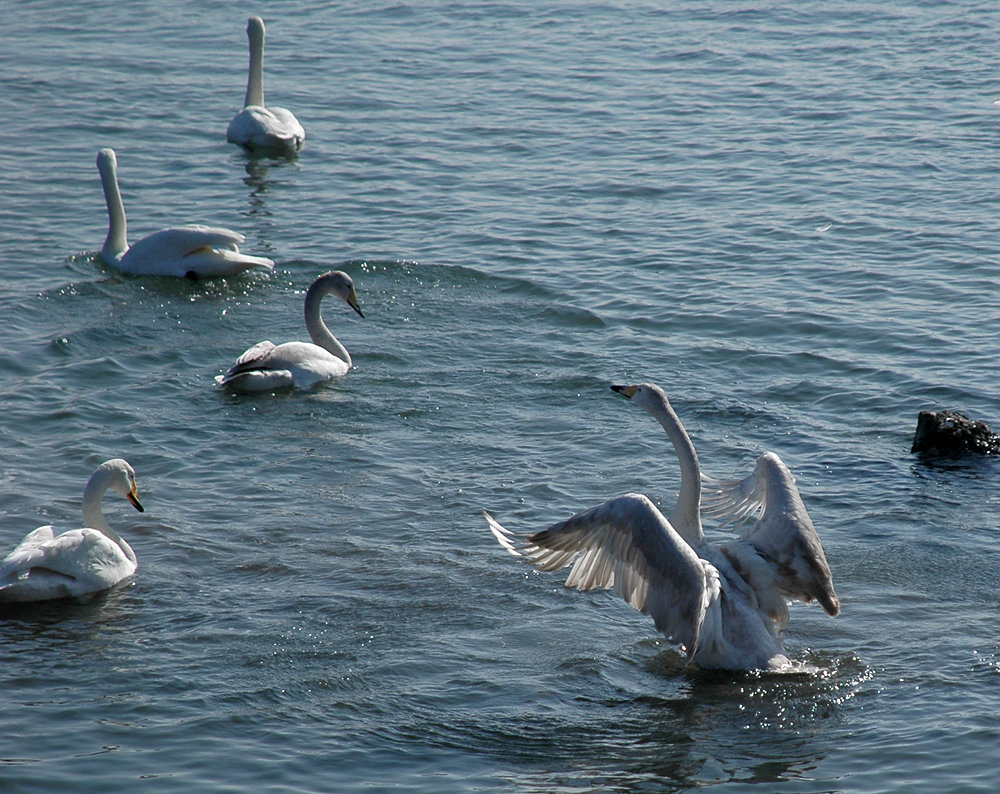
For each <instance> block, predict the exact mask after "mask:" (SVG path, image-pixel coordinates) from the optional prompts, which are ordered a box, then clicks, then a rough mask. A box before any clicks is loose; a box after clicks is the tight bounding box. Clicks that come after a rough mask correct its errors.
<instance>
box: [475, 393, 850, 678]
mask: <svg viewBox="0 0 1000 794" xmlns="http://www.w3.org/2000/svg"><path fill="white" fill-rule="evenodd" d="M611 388H612V389H613V390H614V391H616V392H618V393H620V394H622V395H624V396H625V397H627V398H629V399H630V400H632V401H633V402H635V403H636V404H638V405H639V406H641V407H642V408H644V409H645V410H646V411H647V412H648V413H650V414H651V415H652V416H653V417H654V418H655V419H656V420H657V421H658V422H659V423H660V424H661V425H662V426H663V429H664V430H665V431H666V433H667V436H668V437H669V438H670V441H671V442H672V444H673V446H674V450H675V452H676V453H677V457H678V460H679V463H680V469H681V485H680V490H679V492H678V496H677V501H676V503H675V505H674V507H673V509H672V510H671V512H670V516H669V518H668V517H666V516H664V515H663V513H661V512H660V510H659V509H658V508H657V507H656V505H654V504H653V502H652V501H650V500H649V499H648V498H647V497H645V496H642V495H640V494H634V493H632V494H626V495H625V496H619V497H616V498H613V499H610V500H608V501H606V502H604V503H603V504H600V505H597V506H596V507H592V508H591V509H589V510H585V511H584V512H582V513H578V514H576V515H575V516H573V517H571V518H569V519H567V520H566V521H561V522H559V523H557V524H554V525H552V526H551V527H549V528H548V529H546V530H543V531H541V532H536V533H534V534H528V535H521V534H518V533H515V532H511V531H510V530H508V529H506V528H505V527H503V526H502V525H501V524H500V523H499V522H498V521H497V520H496V519H495V518H493V516H491V515H490V514H489V513H486V514H485V515H486V520H487V522H488V523H489V526H490V529H491V530H492V532H493V534H494V536H495V537H496V539H497V540H498V541H499V543H500V545H501V546H503V547H504V548H505V549H507V551H509V552H510V553H511V554H514V555H516V556H519V557H523V558H524V559H526V560H527V561H528V562H530V563H532V564H534V565H536V566H537V567H539V568H541V569H542V570H546V571H555V570H559V569H560V568H564V567H566V566H568V565H571V564H572V566H573V568H572V570H571V571H570V574H569V577H568V578H567V580H566V586H567V587H575V588H577V589H579V590H590V589H592V588H597V587H603V588H609V589H611V590H613V591H614V592H615V593H617V594H618V595H620V596H622V598H624V599H625V601H627V602H628V603H629V604H631V605H632V606H634V607H635V608H636V609H638V610H640V611H642V612H645V613H646V614H648V615H650V617H652V618H653V622H654V623H655V625H656V627H657V629H659V630H660V631H661V632H663V633H664V634H665V635H666V636H667V637H668V638H669V639H670V640H671V641H672V642H674V643H676V644H677V645H679V646H680V647H681V648H682V650H683V651H684V652H685V653H686V654H687V656H688V659H689V660H690V661H691V662H694V663H695V664H697V665H698V666H700V667H704V668H721V669H734V670H775V671H780V670H788V669H793V665H792V663H791V661H790V660H789V658H788V656H787V655H786V653H785V649H784V647H783V645H782V642H781V630H782V629H783V628H784V626H785V625H786V624H787V622H788V616H789V615H788V603H787V602H788V600H789V599H794V600H800V601H805V602H806V603H808V602H811V601H818V602H819V603H820V604H821V605H822V607H823V609H824V610H825V611H826V613H827V614H828V615H830V616H831V617H832V616H836V615H837V614H839V612H840V601H839V600H838V599H837V594H836V592H835V590H834V587H833V577H832V575H831V573H830V567H829V565H828V564H827V561H826V556H825V554H824V551H823V546H822V544H821V543H820V540H819V536H818V535H817V533H816V529H815V527H814V526H813V524H812V521H811V520H810V518H809V514H808V513H807V512H806V509H805V506H804V505H803V503H802V498H801V496H800V495H799V492H798V489H797V488H796V486H795V480H794V478H793V477H792V475H791V473H790V472H789V470H788V468H787V467H786V466H785V464H784V463H783V462H782V461H781V459H780V458H779V457H778V456H777V455H776V454H774V453H773V452H766V453H764V454H763V455H761V456H760V458H758V460H757V463H756V466H755V467H754V470H753V472H752V473H751V474H750V475H748V476H747V477H745V478H743V479H742V480H734V481H724V480H716V479H714V478H710V477H707V476H705V475H703V474H702V473H701V470H700V465H699V462H698V454H697V452H696V451H695V448H694V445H693V444H692V442H691V438H690V436H688V434H687V431H686V430H685V429H684V426H683V425H682V424H681V422H680V419H679V418H678V416H677V414H676V412H675V411H674V409H673V407H672V406H671V405H670V401H669V400H668V399H667V395H666V394H665V393H664V391H663V390H662V389H661V388H660V387H659V386H657V385H656V384H653V383H642V384H637V385H633V386H612V387H611ZM703 479H704V481H705V489H706V491H707V492H708V493H707V496H706V502H705V505H704V506H703V505H702V480H703ZM703 512H704V513H705V514H706V515H711V516H714V517H719V518H724V517H727V516H728V517H732V518H733V519H735V520H737V521H738V522H740V521H743V522H744V523H743V524H742V526H743V528H742V531H741V534H740V536H739V537H738V538H736V539H735V540H732V541H730V542H728V543H723V544H719V545H713V544H710V543H709V542H708V541H707V540H706V539H705V534H704V532H703V530H702V524H701V516H702V513H703ZM748 519H755V520H754V521H753V523H752V524H751V523H749V521H748Z"/></svg>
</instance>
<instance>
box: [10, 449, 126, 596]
mask: <svg viewBox="0 0 1000 794" xmlns="http://www.w3.org/2000/svg"><path fill="white" fill-rule="evenodd" d="M109 488H111V489H112V490H114V491H117V492H118V493H120V494H122V496H124V497H125V498H126V499H128V500H129V502H131V503H132V505H133V506H134V507H135V508H136V510H139V511H142V505H141V504H139V497H138V496H137V495H136V487H135V472H134V471H133V470H132V467H131V466H130V465H129V464H128V463H127V462H126V461H124V460H122V459H121V458H116V459H114V460H109V461H106V462H105V463H102V464H101V465H100V467H98V469H97V471H95V472H94V474H93V475H92V476H91V478H90V480H89V481H88V482H87V487H86V488H85V489H84V491H83V523H84V524H85V525H86V526H85V527H84V528H83V529H70V530H67V531H66V532H63V533H61V534H58V535H57V534H56V533H55V529H54V528H53V527H52V526H44V527H39V528H38V529H36V530H34V531H33V532H29V533H28V534H27V535H25V537H24V539H23V540H22V541H21V542H20V543H19V544H18V545H17V547H16V548H15V549H14V550H13V551H12V552H11V553H10V554H8V555H7V556H6V557H4V559H3V560H2V561H0V602H23V601H48V600H50V599H53V598H67V597H71V596H81V595H86V594H88V593H96V592H100V591H101V590H107V589H108V588H109V587H113V586H114V585H116V584H118V583H119V582H121V581H123V580H125V579H127V578H128V577H130V576H132V574H134V573H135V571H136V568H137V567H138V563H137V561H136V558H135V553H134V552H133V551H132V549H131V548H130V547H129V545H128V543H126V542H125V541H124V540H123V539H122V538H121V536H119V535H118V533H116V532H115V531H114V530H113V529H111V527H109V526H108V522H107V521H105V519H104V513H103V512H102V511H101V499H102V498H103V496H104V492H105V491H107V490H108V489H109Z"/></svg>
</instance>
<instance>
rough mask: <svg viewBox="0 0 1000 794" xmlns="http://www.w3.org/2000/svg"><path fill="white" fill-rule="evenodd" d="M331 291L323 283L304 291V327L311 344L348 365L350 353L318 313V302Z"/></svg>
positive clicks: (349, 364)
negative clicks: (311, 341)
mask: <svg viewBox="0 0 1000 794" xmlns="http://www.w3.org/2000/svg"><path fill="white" fill-rule="evenodd" d="M331 291H332V288H331V286H330V285H328V284H323V283H320V284H318V285H313V286H312V287H310V288H309V291H308V292H307V293H306V328H307V329H309V337H310V338H311V339H312V340H313V344H315V345H319V346H320V347H321V348H323V349H324V350H326V351H328V352H330V353H332V354H333V355H335V356H336V357H337V358H339V359H341V360H342V361H345V362H347V366H348V367H350V366H351V364H352V362H351V354H350V353H348V352H347V348H346V347H344V346H343V345H342V344H340V340H338V339H337V337H335V336H334V335H333V334H332V333H330V329H329V328H327V327H326V323H325V322H323V317H322V316H321V315H320V311H319V310H320V304H321V303H322V302H323V298H324V297H325V296H326V295H327V293H329V292H331Z"/></svg>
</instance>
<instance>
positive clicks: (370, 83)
mask: <svg viewBox="0 0 1000 794" xmlns="http://www.w3.org/2000/svg"><path fill="white" fill-rule="evenodd" d="M249 13H261V14H262V15H263V16H264V18H265V21H266V22H267V25H268V48H267V57H266V60H265V92H266V96H267V99H268V102H269V103H272V104H277V105H283V106H286V107H289V108H291V109H292V110H294V112H295V113H296V115H297V116H298V118H299V120H300V121H301V122H302V124H303V126H304V127H305V129H306V133H307V140H306V146H305V149H304V150H303V151H302V153H301V155H300V156H299V158H298V159H297V160H293V161H279V160H267V159H265V160H256V161H255V160H250V159H248V158H247V157H246V156H245V155H244V154H243V153H242V152H241V151H240V150H238V149H237V148H236V147H235V146H232V145H229V144H227V143H226V141H225V129H226V125H227V124H228V122H229V119H230V118H231V117H232V115H233V114H234V113H235V112H236V111H237V110H238V109H239V106H240V105H241V103H242V99H243V94H244V90H245V69H246V36H245V32H244V28H245V25H246V17H247V16H248V14H249ZM0 25H2V27H3V42H4V44H3V46H2V47H0V74H2V75H3V80H2V82H0V100H2V115H3V118H4V128H5V132H6V139H7V145H5V146H3V147H2V148H0V165H2V168H3V172H4V175H5V181H4V196H3V202H2V203H0V220H2V221H3V222H2V223H0V268H2V272H3V279H2V280H0V317H2V318H3V322H2V324H0V372H2V375H0V405H2V418H0V446H2V449H3V450H4V454H3V456H2V460H0V479H2V486H3V487H2V489H0V493H2V496H0V546H2V548H9V547H12V546H13V545H14V544H15V543H16V542H17V541H18V540H19V539H20V538H21V536H22V535H24V534H25V533H26V532H27V531H28V530H30V529H32V528H34V527H36V526H38V525H40V524H43V523H48V522H56V523H57V524H59V525H61V526H64V527H71V526H75V525H76V524H77V522H78V521H79V520H80V517H79V510H80V498H81V494H82V489H83V485H84V483H85V481H86V479H87V477H88V476H89V475H90V473H91V471H92V470H93V468H94V467H95V466H96V465H97V464H98V463H100V462H101V461H102V460H104V459H106V458H109V457H114V456H119V455H120V456H123V457H126V458H127V459H128V460H129V461H131V463H132V464H133V465H134V466H135V469H136V471H137V475H138V480H139V490H140V496H141V498H142V500H143V503H144V504H145V507H146V512H145V513H144V514H142V515H139V514H137V513H134V512H133V511H131V509H130V508H129V507H128V505H127V504H126V503H124V502H123V501H122V500H119V499H117V498H113V497H111V496H109V497H108V499H107V500H106V503H105V507H106V510H107V513H108V516H109V521H110V522H111V524H112V525H113V526H115V527H117V528H119V529H120V530H121V532H122V534H123V535H124V536H125V537H126V538H127V540H128V541H129V542H130V543H131V545H132V546H133V548H134V549H135V551H136V553H137V555H138V557H139V561H140V569H139V572H138V575H137V577H136V579H135V582H134V584H132V585H131V586H128V587H125V588H121V589H118V590H116V591H113V592H111V593H110V594H106V595H104V596H102V597H99V598H97V599H95V600H94V601H92V602H90V603H84V604H58V605H47V606H41V607H37V608H32V609H28V610H18V611H15V612H6V613H4V615H3V616H2V620H0V663H2V670H3V673H2V679H0V680H2V684H0V710H2V722H3V725H4V728H3V731H2V734H0V759H2V764H0V788H2V789H3V790H4V791H12V792H20V791H25V792H27V791H32V792H34V791H42V790H50V791H96V790H100V791H104V792H135V791H179V790H184V791H199V792H223V791H250V790H252V791H267V792H293V791H294V792H303V791H309V792H320V791H322V792H326V791H382V790H403V791H414V792H453V791H454V792H457V791H489V790H510V791H519V792H532V791H538V792H555V791H558V792H592V791H621V792H640V791H642V792H645V791H683V790H688V789H694V788H698V789H702V790H709V791H714V790H723V789H724V790H726V791H727V792H730V791H748V790H754V791H766V792H772V791H774V792H827V791H844V792H855V791H857V792H861V791H863V792H876V791H878V792H882V791H908V792H914V791H928V792H932V791H933V792H939V791H944V790H946V791H992V790H993V789H994V788H995V785H996V774H997V771H998V768H997V760H996V748H997V746H998V742H1000V727H998V719H997V718H998V713H1000V675H998V673H1000V647H998V640H997V625H998V618H1000V615H998V612H1000V599H998V597H997V588H996V583H997V581H998V580H1000V542H998V539H997V530H998V520H997V502H998V497H997V488H996V481H997V478H998V476H1000V471H998V468H997V466H998V464H997V463H996V462H994V461H993V460H989V459H986V460H980V461H974V462H955V461H951V462H947V461H943V462H942V461H937V462H935V461H922V460H920V459H917V458H915V457H913V456H911V455H910V454H909V446H910V441H911V438H912V431H913V428H914V426H915V422H916V416H917V413H918V411H919V410H921V409H923V408H953V409H958V410H962V411H965V412H967V413H968V414H969V415H971V416H973V417H976V418H984V419H986V420H987V421H993V422H994V423H1000V406H998V401H997V380H998V379H997V364H996V343H995V337H996V330H995V329H996V327H997V324H998V320H1000V308H998V305H997V269H998V265H1000V256H998V254H997V217H998V215H1000V212H998V210H1000V206H998V203H1000V202H998V198H997V195H998V190H997V188H998V155H997V153H998V152H1000V111H998V109H997V108H996V107H994V104H993V103H994V100H995V99H997V98H1000V83H998V80H997V74H998V72H997V68H996V67H997V61H996V51H997V50H996V42H997V40H998V38H1000V12H998V11H997V9H996V7H995V6H994V5H993V4H987V3H982V4H976V3H972V2H959V3H952V4H948V5H939V4H936V3H913V4H884V5H876V6H872V5H870V4H861V3H823V4H821V3H805V4H801V3H800V4H787V5H780V4H775V5H765V6H760V5H753V4H738V3H721V2H713V3H686V4H684V3H679V4H666V5H663V4H642V3H632V2H612V3H589V2H588V3H575V4H552V3H520V2H513V3H481V4H476V3H462V2H452V3H446V2H441V3H426V4H415V5H407V4H395V5H370V4H369V5H364V4H362V5H361V6H358V5H354V4H349V5H339V4H327V5H324V6H322V7H319V8H317V7H316V5H315V4H309V3H301V2H283V3H274V4H269V5H268V6H266V7H261V8H247V7H243V6H240V5H239V4H228V3H195V2H183V3H173V4H163V3H144V2H143V3H133V4H125V5H122V4H118V3H84V4H65V3H56V2H31V3H23V4H18V3H11V2H7V3H2V2H0ZM103 146H111V147H114V148H115V149H116V150H117V152H118V157H119V166H120V172H119V176H120V179H121V184H122V190H123V193H124V199H125V206H126V210H127V211H128V213H129V227H130V234H131V236H132V238H133V239H138V238H139V237H141V236H143V235H144V234H147V233H149V232H151V231H154V230H156V229H158V228H162V227H164V226H167V225H173V224H178V223H183V222H203V223H209V224H213V225H221V226H227V227H230V228H234V229H236V230H239V231H241V232H243V233H244V234H246V236H247V242H246V244H245V246H244V249H245V250H247V251H249V252H251V253H257V254H261V255H266V256H270V257H272V258H273V259H275V260H276V261H277V263H278V266H277V268H276V269H275V271H274V272H273V273H270V274H268V273H258V274H253V275H246V276H242V277H237V278H232V279H227V280H220V281H214V282H202V283H188V282H184V283H178V282H175V281H170V280H162V279H137V278H129V277H125V276H122V275H120V274H118V273H116V272H114V271H110V270H107V269H106V268H104V267H103V266H102V265H101V264H100V263H99V262H98V261H97V260H96V252H97V251H98V250H99V249H100V247H101V244H102V242H103V240H104V235H105V232H106V230H107V216H106V212H105V207H104V200H103V196H102V193H101V189H100V183H99V180H98V175H97V170H96V167H95V165H94V159H95V156H96V153H97V150H98V149H99V148H101V147H103ZM332 268H341V269H344V270H346V271H347V272H349V273H350V274H351V275H352V276H353V278H354V279H355V282H356V284H357V288H358V295H359V300H360V302H361V305H362V308H363V310H364V312H365V319H363V320H362V319H360V318H358V317H357V316H356V315H354V314H353V312H351V311H350V310H349V309H347V308H346V307H344V306H342V305H340V304H338V305H332V303H331V304H328V305H327V306H326V307H325V316H326V319H327V321H328V323H329V325H330V326H331V328H332V329H333V331H334V333H336V334H337V335H338V336H339V337H340V339H341V340H342V341H343V342H344V343H345V345H346V346H347V347H348V349H349V350H350V351H351V353H352V355H353V356H354V358H355V364H356V368H355V370H354V371H352V372H351V373H350V374H349V375H348V376H347V377H346V378H344V379H343V380H342V381H340V382H338V383H335V384H332V385H330V386H328V387H326V388H320V389H317V390H315V391H314V392H312V393H308V394H279V395H273V396H269V395H263V396H260V395H258V396H255V397H232V396H229V395H226V394H223V393H220V392H219V391H218V390H217V389H216V388H215V386H214V384H213V381H212V379H213V377H214V376H215V375H216V374H218V373H220V372H221V371H223V370H224V369H225V368H226V367H228V365H229V364H230V363H231V362H232V360H233V359H234V358H235V356H236V355H238V354H239V353H240V352H242V351H243V350H244V349H245V348H246V347H247V346H248V345H250V344H251V343H253V342H257V341H259V340H261V339H264V338H271V339H274V340H275V341H276V342H280V341H286V340H289V339H298V338H303V337H304V336H305V329H304V327H303V323H302V299H303V294H304V290H305V288H306V287H307V286H308V284H309V283H310V281H311V280H312V279H313V278H314V277H315V276H316V275H317V274H318V273H320V272H323V271H324V270H328V269H332ZM641 380H654V381H657V382H659V383H660V384H661V385H663V386H664V388H665V389H666V390H667V392H668V393H669V394H670V396H671V399H672V401H673V402H674V405H675V407H676V408H677V410H678V412H679V414H680V415H681V418H682V419H683V421H684V422H685V424H686V425H687V427H688V429H689V430H690V431H691V433H692V436H693V438H694V441H695V443H696V444H697V446H698V449H699V452H700V454H701V457H702V462H703V464H704V466H705V468H706V469H707V470H709V471H711V472H713V473H716V474H718V475H722V476H730V475H733V474H739V473H742V472H744V471H745V470H746V469H747V467H748V466H750V465H751V463H752V461H753V459H754V458H755V456H756V455H757V454H758V453H759V451H760V450H762V449H773V450H775V451H777V452H778V453H779V454H780V455H781V456H782V458H783V459H784V460H785V461H786V462H787V463H788V464H789V466H790V467H791V468H792V469H793V471H794V472H795V473H796V476H797V478H798V482H799V486H800V488H801V490H802V492H803V495H804V498H805V500H806V503H807V505H808V508H809V510H810V513H811V515H812V518H813V520H814V522H815V523H816V525H817V527H818V529H819V532H820V535H821V537H822V539H823V542H824V544H825V547H826V552H827V557H828V558H829V560H830V564H831V566H832V568H833V571H834V575H835V580H836V584H837V589H838V593H839V595H840V597H841V599H842V601H843V607H844V609H843V614H842V615H841V617H839V618H837V619H836V620H830V619H828V618H827V617H825V616H824V615H823V614H822V612H821V611H820V610H819V609H818V608H815V607H811V608H810V607H805V606H803V605H797V606H796V607H794V608H793V610H792V621H791V623H790V625H789V630H788V634H787V644H788V648H789V652H790V653H791V654H792V656H793V657H794V658H796V659H797V660H800V661H803V662H806V663H808V664H809V665H811V666H813V667H814V668H816V669H817V670H818V672H816V673H812V674H805V675H795V676H757V675H733V674H706V673H696V672H693V671H691V670H688V669H685V668H684V666H683V664H682V658H681V657H680V655H679V654H678V653H677V652H676V651H675V650H674V649H672V648H671V647H670V646H669V645H668V644H667V643H666V642H665V641H661V640H662V638H661V637H659V635H658V634H657V632H656V631H655V629H654V627H653V625H652V622H651V621H650V620H649V619H648V618H646V617H644V616H642V615H640V614H638V613H635V612H633V611H632V610H630V609H629V608H628V607H627V606H625V605H624V604H623V603H620V602H619V601H617V600H616V599H615V598H614V597H612V596H609V595H608V594H606V593H590V594H581V593H578V592H575V591H567V590H565V589H563V588H562V586H561V583H562V579H563V577H560V576H558V575H554V574H539V573H534V572H531V571H529V570H528V569H527V568H526V567H525V566H523V565H519V564H518V563H517V561H515V560H513V559H512V558H511V557H509V556H508V555H506V554H505V553H504V552H503V551H502V550H501V549H499V548H498V547H497V546H496V544H495V542H494V541H493V539H492V538H491V536H490V534H489V532H488V531H487V528H486V525H485V522H484V521H483V519H482V517H481V515H480V511H481V510H482V509H483V508H488V509H490V510H492V511H494V512H495V513H496V514H497V515H498V517H500V518H501V520H503V521H504V522H505V523H506V524H507V525H508V526H510V527H512V528H514V529H523V530H527V529H533V528H541V527H544V526H546V525H547V524H548V523H550V522H552V521H555V520H557V519H560V518H564V517H566V516H568V515H569V514H570V513H572V512H575V511H576V510H579V509H581V508H583V507H587V506H590V505H593V504H596V503H597V502H599V501H602V500H603V499H605V498H608V497H610V496H613V495H617V494H621V493H624V492H626V491H641V492H644V493H647V494H649V495H650V496H651V497H652V498H654V499H656V500H658V501H661V502H663V503H664V504H666V505H667V506H669V504H670V503H671V502H672V498H673V492H674V490H675V489H676V487H677V469H676V462H675V459H674V456H673V454H672V452H671V451H670V449H669V447H668V445H667V441H666V439H665V437H663V434H662V432H661V430H660V429H659V427H657V426H656V424H655V423H654V422H653V421H652V420H651V419H650V418H649V417H648V416H646V415H645V414H644V413H642V412H641V411H639V410H638V409H636V408H635V407H634V406H630V405H628V404H627V403H626V402H625V401H624V400H622V399H621V398H620V397H617V396H616V395H614V394H612V393H611V392H610V391H609V390H608V385H609V384H610V383H621V382H634V381H641ZM717 536H718V537H721V534H719V535H717Z"/></svg>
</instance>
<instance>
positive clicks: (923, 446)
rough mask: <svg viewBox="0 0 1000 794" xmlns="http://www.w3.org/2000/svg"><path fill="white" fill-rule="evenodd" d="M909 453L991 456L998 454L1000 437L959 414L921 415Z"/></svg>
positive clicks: (942, 412)
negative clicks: (971, 453)
mask: <svg viewBox="0 0 1000 794" xmlns="http://www.w3.org/2000/svg"><path fill="white" fill-rule="evenodd" d="M910 452H926V453H927V454H929V455H963V454H965V453H966V452H976V453H979V454H980V455H992V454H995V453H997V452H1000V436H998V435H997V434H996V433H994V432H993V431H992V430H990V426H989V425H988V424H986V422H980V421H973V420H972V419H969V417H967V416H965V415H964V414H960V413H959V412H958V411H921V412H920V415H919V416H918V417H917V432H916V433H915V434H914V436H913V447H912V449H910Z"/></svg>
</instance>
